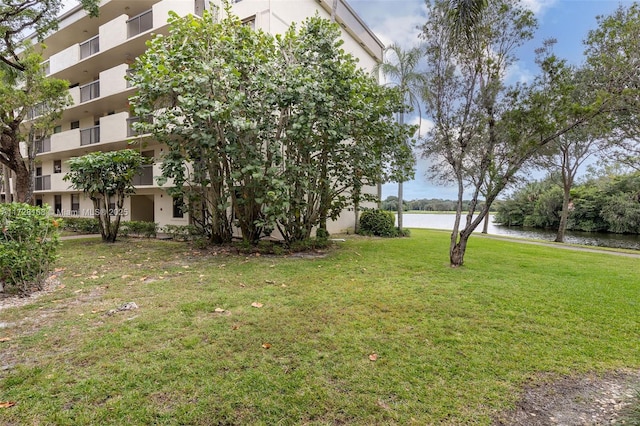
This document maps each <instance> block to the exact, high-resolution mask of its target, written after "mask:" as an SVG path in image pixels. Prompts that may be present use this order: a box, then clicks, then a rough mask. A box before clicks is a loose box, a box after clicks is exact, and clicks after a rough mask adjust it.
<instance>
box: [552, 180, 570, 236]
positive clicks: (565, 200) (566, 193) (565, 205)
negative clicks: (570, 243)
mask: <svg viewBox="0 0 640 426" xmlns="http://www.w3.org/2000/svg"><path fill="white" fill-rule="evenodd" d="M570 198H571V185H570V184H567V183H564V184H563V185H562V213H560V224H559V225H558V232H557V233H556V239H555V240H554V241H555V242H556V243H564V235H565V233H566V231H567V220H568V218H569V202H570Z"/></svg>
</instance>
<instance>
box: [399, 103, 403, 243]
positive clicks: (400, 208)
mask: <svg viewBox="0 0 640 426" xmlns="http://www.w3.org/2000/svg"><path fill="white" fill-rule="evenodd" d="M398 123H399V124H400V125H401V126H402V125H403V124H404V113H403V112H401V113H400V115H399V117H398ZM403 195H404V194H403V187H402V178H400V180H399V181H398V230H399V231H400V233H401V234H402V212H403V211H404V208H403V207H404V206H403V204H404V203H403Z"/></svg>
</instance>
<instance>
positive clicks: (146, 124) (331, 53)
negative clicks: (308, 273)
mask: <svg viewBox="0 0 640 426" xmlns="http://www.w3.org/2000/svg"><path fill="white" fill-rule="evenodd" d="M339 36H340V32H339V29H338V27H337V25H335V24H332V23H330V22H329V21H327V20H322V19H320V18H317V17H315V18H311V19H308V20H307V21H305V22H304V23H303V24H302V25H301V27H300V29H297V28H296V27H295V26H292V27H291V28H290V29H289V30H288V31H287V32H286V33H285V34H284V35H282V36H278V37H274V36H272V35H270V34H266V33H264V32H262V31H257V32H256V31H253V30H252V29H250V28H248V27H247V26H245V25H242V22H241V21H240V20H239V19H238V18H237V17H235V16H233V15H231V13H230V10H229V8H227V17H226V18H224V19H223V20H222V21H220V22H214V21H213V20H212V18H211V16H210V15H209V14H208V13H205V15H204V17H203V19H197V18H194V17H191V16H188V17H185V18H179V17H177V16H176V15H174V16H172V18H171V19H170V34H169V35H168V36H165V37H158V38H155V39H154V40H152V41H151V43H150V46H149V49H148V50H147V52H146V53H145V54H143V55H142V56H141V57H139V58H138V59H137V61H136V63H135V64H134V73H133V76H132V78H131V79H132V82H133V83H134V84H135V85H136V86H137V87H138V94H137V95H136V96H134V97H132V98H131V105H132V108H133V110H134V112H135V114H137V115H138V116H149V117H152V119H150V120H146V121H143V122H140V123H138V126H139V129H141V131H143V132H145V133H151V134H152V135H153V137H154V138H155V139H157V140H159V141H161V142H163V143H165V144H167V146H168V148H169V149H168V151H167V153H166V155H165V156H164V158H163V166H162V168H163V176H164V178H166V179H169V178H170V179H172V181H173V185H174V186H173V187H172V188H171V189H170V191H171V193H172V194H174V195H176V196H184V197H186V198H187V199H188V200H189V202H188V203H187V206H190V211H189V212H190V213H191V215H192V217H193V218H194V219H195V220H196V221H197V223H198V224H199V226H200V228H201V229H202V230H203V231H204V232H205V233H206V234H207V236H208V237H209V238H210V240H211V242H213V243H220V242H227V241H230V240H231V237H232V230H233V226H234V225H237V226H238V228H240V230H241V232H242V236H243V239H244V240H245V241H247V242H248V243H256V242H257V241H258V240H259V238H261V237H262V236H263V235H269V234H271V232H272V230H274V229H275V228H277V229H278V230H279V232H280V234H281V235H282V237H283V238H284V239H285V241H287V242H289V243H291V242H294V241H299V240H304V239H306V238H309V237H310V235H311V233H312V230H313V229H314V228H316V227H317V228H319V229H323V228H324V229H326V221H327V220H328V219H332V218H336V217H337V216H338V215H339V214H340V212H342V211H343V210H344V209H345V208H346V207H349V206H351V205H354V204H355V205H357V204H358V203H359V202H360V200H361V199H362V198H363V197H364V194H362V191H361V188H362V187H364V186H365V185H370V184H375V183H376V182H377V181H378V180H379V179H381V176H383V175H384V174H385V172H386V171H385V169H383V168H382V166H381V165H380V163H379V159H380V158H383V159H385V160H387V163H386V164H391V166H390V167H393V169H394V170H393V172H394V173H395V170H396V169H400V170H406V169H407V167H405V165H406V163H407V161H408V160H406V150H405V149H404V144H403V143H402V141H403V140H404V139H406V137H407V135H408V134H409V133H410V132H411V131H413V128H412V127H410V126H401V125H398V124H396V123H394V122H393V120H392V117H393V114H394V113H395V112H397V111H400V110H403V109H404V106H403V103H402V97H401V96H400V93H399V91H397V90H393V89H390V88H381V87H380V86H378V85H377V84H376V82H375V81H374V79H373V78H372V77H371V76H369V75H367V74H366V73H364V72H363V71H362V70H360V69H358V67H357V65H356V60H355V59H354V58H353V57H352V56H351V55H348V54H346V53H345V52H344V51H343V50H342V49H341V45H342V42H341V41H340V40H339ZM389 173H390V172H389Z"/></svg>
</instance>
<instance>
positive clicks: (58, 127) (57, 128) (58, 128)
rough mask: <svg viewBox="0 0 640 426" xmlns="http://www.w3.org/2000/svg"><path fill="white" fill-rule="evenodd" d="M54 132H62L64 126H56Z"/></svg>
mask: <svg viewBox="0 0 640 426" xmlns="http://www.w3.org/2000/svg"><path fill="white" fill-rule="evenodd" d="M78 126H80V123H78ZM53 133H62V126H56V127H54V128H53Z"/></svg>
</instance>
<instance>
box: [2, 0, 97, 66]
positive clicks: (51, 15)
mask: <svg viewBox="0 0 640 426" xmlns="http://www.w3.org/2000/svg"><path fill="white" fill-rule="evenodd" d="M78 2H79V3H81V4H82V6H83V7H84V8H85V9H86V10H87V11H88V12H89V14H90V15H91V16H97V15H98V4H99V3H100V0H79V1H78ZM64 3H65V0H3V1H2V2H0V62H1V63H4V64H5V65H7V66H9V67H11V68H14V69H16V70H19V71H25V69H26V64H25V62H24V61H25V58H24V56H23V55H22V54H21V51H22V49H23V47H24V37H25V36H31V35H32V34H33V35H35V38H36V39H38V40H41V39H43V38H44V37H45V36H46V35H47V34H48V33H49V32H51V31H53V30H55V29H56V28H57V27H58V19H57V18H58V13H59V12H60V10H61V9H62V7H63V5H64Z"/></svg>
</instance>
